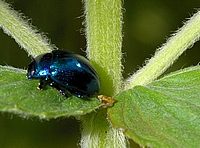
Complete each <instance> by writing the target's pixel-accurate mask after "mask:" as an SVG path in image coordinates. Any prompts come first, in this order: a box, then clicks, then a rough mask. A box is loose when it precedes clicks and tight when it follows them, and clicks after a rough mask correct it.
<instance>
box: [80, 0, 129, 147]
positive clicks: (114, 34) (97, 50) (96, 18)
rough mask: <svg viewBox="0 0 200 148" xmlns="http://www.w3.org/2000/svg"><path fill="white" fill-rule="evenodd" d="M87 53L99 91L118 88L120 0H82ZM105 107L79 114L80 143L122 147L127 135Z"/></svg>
mask: <svg viewBox="0 0 200 148" xmlns="http://www.w3.org/2000/svg"><path fill="white" fill-rule="evenodd" d="M84 4H85V16H86V20H85V25H86V39H87V56H88V58H89V59H90V61H91V62H92V63H93V65H94V66H95V68H96V70H97V72H98V74H99V76H100V79H101V91H100V93H102V94H104V95H108V96H113V95H114V94H116V93H118V92H119V91H120V90H121V81H122V74H121V44H122V34H121V28H122V27H121V24H122V14H121V0H95V1H94V0H85V1H84ZM106 112H107V110H105V109H99V110H98V111H97V112H92V113H90V114H87V115H85V116H81V117H80V118H81V121H82V124H83V126H82V127H83V130H82V137H81V138H82V139H81V143H80V145H81V147H83V148H86V147H87V148H97V147H98V148H105V147H109V148H125V147H127V146H128V142H127V139H126V137H125V136H124V134H123V132H122V131H121V130H117V129H115V128H114V127H113V126H112V125H111V123H110V122H109V121H108V120H107V114H106Z"/></svg>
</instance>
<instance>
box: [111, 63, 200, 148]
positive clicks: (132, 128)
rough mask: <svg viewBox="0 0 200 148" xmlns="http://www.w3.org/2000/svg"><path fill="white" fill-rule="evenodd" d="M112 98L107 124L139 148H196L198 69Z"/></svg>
mask: <svg viewBox="0 0 200 148" xmlns="http://www.w3.org/2000/svg"><path fill="white" fill-rule="evenodd" d="M115 99H116V100H117V101H118V102H117V103H116V104H115V106H114V107H113V108H110V109H109V116H110V119H111V122H112V123H113V124H114V126H115V127H117V128H122V129H124V132H125V134H126V135H127V136H128V137H130V138H131V139H133V140H134V141H136V142H137V143H139V144H140V145H141V146H148V147H199V141H200V67H199V66H196V67H192V68H186V69H184V70H180V71H177V72H174V73H171V74H169V75H168V76H165V77H163V78H161V79H160V80H157V81H155V82H152V83H150V84H148V85H147V86H136V87H134V88H133V89H130V90H127V91H124V92H122V93H121V94H118V95H117V96H116V97H115Z"/></svg>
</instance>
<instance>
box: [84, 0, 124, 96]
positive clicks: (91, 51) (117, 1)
mask: <svg viewBox="0 0 200 148" xmlns="http://www.w3.org/2000/svg"><path fill="white" fill-rule="evenodd" d="M85 16H86V19H85V26H86V30H85V32H86V39H87V56H88V58H89V59H90V61H91V62H92V63H93V64H94V65H95V67H96V69H97V71H98V73H99V75H100V78H102V79H101V86H102V87H101V92H102V93H103V94H104V95H109V96H112V95H114V94H116V93H118V92H119V91H120V89H121V81H122V74H121V45H122V33H121V28H122V26H121V24H122V23H121V21H122V19H121V18H122V15H121V0H109V1H108V0H95V1H94V0H85Z"/></svg>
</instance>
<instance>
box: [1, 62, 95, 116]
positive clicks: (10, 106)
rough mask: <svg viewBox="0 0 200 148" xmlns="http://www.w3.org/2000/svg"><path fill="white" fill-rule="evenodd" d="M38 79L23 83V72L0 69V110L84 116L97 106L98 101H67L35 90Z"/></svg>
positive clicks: (55, 93) (54, 93) (51, 90)
mask: <svg viewBox="0 0 200 148" xmlns="http://www.w3.org/2000/svg"><path fill="white" fill-rule="evenodd" d="M38 82H39V80H26V71H25V70H23V69H17V68H13V67H8V66H0V111H2V112H12V113H16V114H20V115H23V116H24V117H27V116H39V117H40V118H57V117H61V116H65V117H66V116H67V117H68V116H76V115H84V114H86V113H89V112H91V111H93V110H95V109H97V108H98V107H99V101H98V99H97V98H91V99H90V100H83V99H80V98H76V97H69V98H66V97H64V96H62V95H61V94H60V93H59V92H58V91H57V90H56V89H54V88H51V87H47V88H45V89H44V90H42V91H40V90H38V89H37V85H38Z"/></svg>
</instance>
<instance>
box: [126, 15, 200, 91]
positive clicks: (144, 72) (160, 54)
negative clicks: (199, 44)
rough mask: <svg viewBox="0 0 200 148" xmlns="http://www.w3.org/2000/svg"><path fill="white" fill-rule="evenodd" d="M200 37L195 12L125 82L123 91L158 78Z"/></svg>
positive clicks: (199, 24) (199, 20)
mask: <svg viewBox="0 0 200 148" xmlns="http://www.w3.org/2000/svg"><path fill="white" fill-rule="evenodd" d="M199 36H200V12H197V13H196V14H195V15H194V16H193V17H192V18H191V19H190V20H189V21H187V22H186V23H185V25H184V26H183V27H182V28H180V29H179V30H178V31H177V33H176V34H174V35H173V36H172V37H171V38H169V40H168V41H167V43H166V44H164V45H163V46H162V47H161V48H159V49H158V51H157V52H156V54H155V56H154V57H153V58H151V59H150V60H149V61H148V62H147V64H146V66H144V67H143V68H142V69H140V70H139V71H138V72H137V73H136V74H134V75H132V76H131V77H130V78H128V79H127V81H126V82H125V89H130V88H133V87H134V86H136V85H146V84H148V83H150V82H152V81H153V80H155V79H156V78H158V77H159V76H160V75H161V74H162V73H163V72H164V71H165V70H166V69H167V68H168V67H169V66H171V65H172V64H173V62H174V61H175V60H176V59H177V58H178V57H179V56H180V55H181V54H182V53H183V52H184V51H185V50H186V49H187V48H189V47H191V46H192V45H193V44H194V43H195V42H196V41H197V40H198V39H199Z"/></svg>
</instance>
